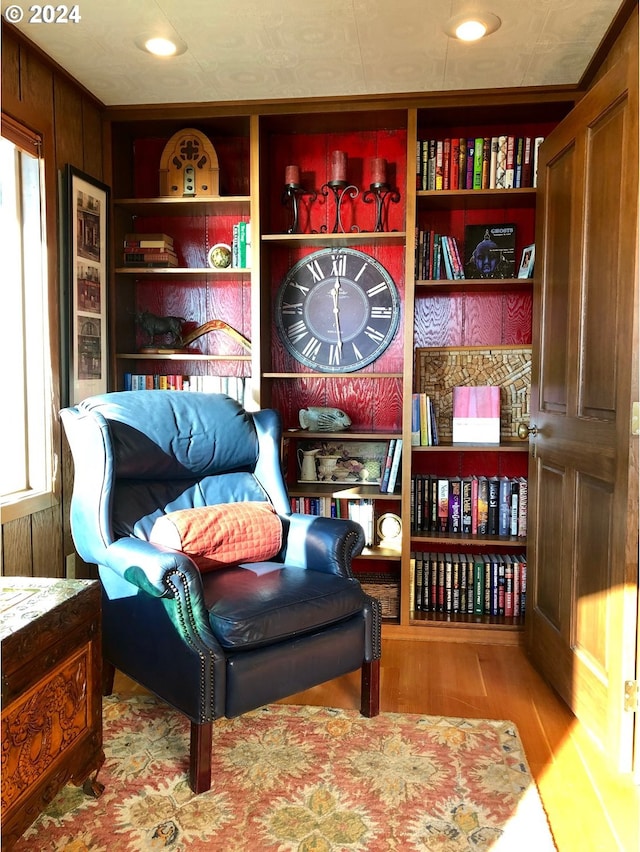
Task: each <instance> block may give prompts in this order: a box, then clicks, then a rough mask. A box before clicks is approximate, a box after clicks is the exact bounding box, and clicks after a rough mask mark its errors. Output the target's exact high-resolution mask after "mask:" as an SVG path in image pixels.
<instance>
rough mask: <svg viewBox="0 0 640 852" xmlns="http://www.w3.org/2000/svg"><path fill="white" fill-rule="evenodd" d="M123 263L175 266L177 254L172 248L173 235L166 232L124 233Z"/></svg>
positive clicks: (130, 264)
mask: <svg viewBox="0 0 640 852" xmlns="http://www.w3.org/2000/svg"><path fill="white" fill-rule="evenodd" d="M124 265H125V266H149V267H162V266H177V265H178V256H177V254H176V252H175V250H174V248H173V237H170V236H169V235H168V234H126V235H125V238H124Z"/></svg>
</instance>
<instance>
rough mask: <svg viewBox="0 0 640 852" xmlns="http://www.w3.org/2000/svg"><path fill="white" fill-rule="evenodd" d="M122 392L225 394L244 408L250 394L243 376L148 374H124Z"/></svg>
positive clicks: (248, 383) (248, 381)
mask: <svg viewBox="0 0 640 852" xmlns="http://www.w3.org/2000/svg"><path fill="white" fill-rule="evenodd" d="M123 379H124V390H175V391H200V392H202V393H225V394H227V396H230V397H232V399H235V400H237V401H238V402H239V403H241V404H242V405H243V406H244V407H245V408H246V407H251V406H249V405H248V403H249V399H248V396H249V395H250V393H251V382H250V380H249V379H248V378H245V377H244V376H191V375H190V376H183V375H158V374H153V375H152V374H149V373H125V374H124V376H123Z"/></svg>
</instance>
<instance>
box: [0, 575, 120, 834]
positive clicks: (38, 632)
mask: <svg viewBox="0 0 640 852" xmlns="http://www.w3.org/2000/svg"><path fill="white" fill-rule="evenodd" d="M0 637H1V639H2V663H3V665H2V669H3V671H2V845H3V848H7V849H10V848H11V846H12V845H13V844H14V843H15V841H16V840H17V838H18V837H20V836H21V834H22V833H23V832H24V831H25V829H26V828H27V827H28V826H29V825H30V824H31V823H32V822H33V820H34V819H35V818H36V817H37V816H38V814H39V813H40V812H41V810H42V809H43V807H44V806H45V805H46V804H47V803H48V802H49V801H51V799H52V798H53V797H54V796H55V794H56V793H57V792H58V791H59V790H60V789H61V788H62V787H63V786H64V784H66V783H67V782H68V781H73V782H74V783H77V784H80V783H82V782H83V781H84V780H85V779H86V778H87V777H88V775H89V774H90V773H91V772H92V771H94V770H96V769H97V768H98V767H99V766H100V765H101V763H102V761H103V759H104V756H103V752H102V696H101V642H100V638H101V637H100V587H99V584H98V583H97V582H95V581H85V580H55V579H41V578H35V579H34V578H26V577H3V578H0Z"/></svg>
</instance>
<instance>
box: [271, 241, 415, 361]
mask: <svg viewBox="0 0 640 852" xmlns="http://www.w3.org/2000/svg"><path fill="white" fill-rule="evenodd" d="M399 317H400V299H399V297H398V290H397V288H396V285H395V284H394V282H393V279H392V278H391V276H390V275H389V273H388V272H387V270H386V269H385V268H384V267H383V266H382V265H381V264H380V263H378V261H377V260H375V258H373V257H370V256H369V255H368V254H364V253H363V252H361V251H356V250H355V249H350V248H335V249H321V250H320V251H316V252H313V253H312V254H309V255H307V256H306V257H304V258H303V259H302V260H300V261H298V263H296V264H295V266H293V267H292V268H291V269H290V270H289V272H288V273H287V276H286V278H285V280H284V281H283V283H282V284H281V286H280V290H279V291H278V297H277V301H276V312H275V318H276V325H277V327H278V331H279V333H280V336H281V338H282V341H283V343H284V345H285V346H286V348H287V350H288V351H289V352H290V353H291V355H293V357H294V358H296V359H297V360H298V361H300V363H301V364H305V365H306V366H307V367H311V368H312V369H313V370H319V371H321V372H325V373H349V372H352V371H353V370H359V369H360V368H361V367H364V366H365V365H366V364H370V363H371V362H372V361H375V359H376V358H378V357H379V356H380V355H381V354H382V353H383V352H384V351H385V349H386V348H387V346H389V344H390V343H391V341H392V340H393V337H394V335H395V333H396V330H397V328H398V320H399Z"/></svg>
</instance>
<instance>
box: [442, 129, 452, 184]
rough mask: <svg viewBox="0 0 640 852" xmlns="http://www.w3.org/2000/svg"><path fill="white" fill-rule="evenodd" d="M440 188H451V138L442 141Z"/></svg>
mask: <svg viewBox="0 0 640 852" xmlns="http://www.w3.org/2000/svg"><path fill="white" fill-rule="evenodd" d="M442 188H443V189H451V139H449V138H447V139H444V140H443V143H442Z"/></svg>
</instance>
